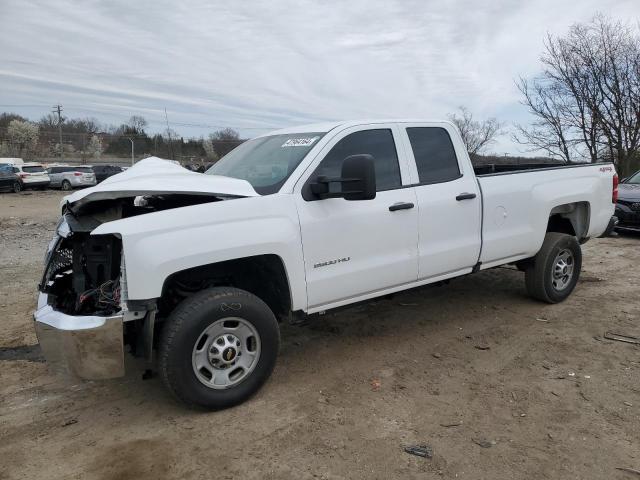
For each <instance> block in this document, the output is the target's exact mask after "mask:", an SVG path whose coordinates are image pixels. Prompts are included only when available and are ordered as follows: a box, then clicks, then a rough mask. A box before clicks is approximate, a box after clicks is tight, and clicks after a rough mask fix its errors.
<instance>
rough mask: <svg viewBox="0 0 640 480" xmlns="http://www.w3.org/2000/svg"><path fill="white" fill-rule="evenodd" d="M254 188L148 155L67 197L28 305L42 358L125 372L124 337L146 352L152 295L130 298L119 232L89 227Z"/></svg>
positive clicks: (97, 372)
mask: <svg viewBox="0 0 640 480" xmlns="http://www.w3.org/2000/svg"><path fill="white" fill-rule="evenodd" d="M257 195H258V194H257V193H256V192H255V190H253V188H252V187H251V185H250V184H249V183H248V182H246V181H244V180H238V179H233V178H227V177H219V176H215V175H202V174H199V173H195V172H189V171H188V170H186V169H184V168H182V167H180V166H178V165H175V164H173V163H170V162H166V161H164V160H162V159H157V158H148V159H145V160H141V161H140V162H138V163H137V164H136V165H135V166H133V167H131V168H130V169H128V170H127V171H126V172H123V173H120V174H118V175H115V176H113V177H110V178H108V179H107V180H105V181H103V182H102V183H100V184H99V185H97V186H95V187H91V188H87V189H84V190H79V191H76V192H74V193H73V194H71V195H69V196H67V197H65V199H64V200H63V217H62V219H61V220H60V223H59V224H58V227H57V229H56V235H55V237H54V239H53V240H52V241H51V243H50V244H49V247H48V249H47V254H46V257H45V269H44V274H43V276H42V279H41V281H40V284H39V286H38V289H39V294H38V306H37V310H36V311H35V312H34V319H35V329H36V333H37V335H38V341H39V342H40V345H41V347H42V350H43V353H44V355H45V358H46V359H47V361H48V363H49V364H50V365H51V366H52V367H53V368H54V370H56V371H58V372H62V373H68V374H71V375H73V376H76V377H81V378H85V379H105V378H114V377H118V376H122V375H123V374H124V347H125V345H128V346H129V347H130V350H131V352H132V353H133V354H135V355H138V356H141V355H144V356H145V357H146V358H147V359H148V360H151V356H152V351H153V330H154V323H155V313H156V299H144V300H135V301H131V300H129V299H128V297H127V282H126V278H127V275H126V269H125V256H124V249H123V239H122V238H120V235H119V234H106V235H96V234H92V232H94V231H95V230H96V228H98V227H99V226H100V225H102V224H105V223H109V222H115V221H118V220H123V219H127V218H131V217H136V216H140V215H148V214H152V213H159V212H162V211H164V210H171V209H178V208H184V207H190V206H194V205H199V204H203V203H212V202H220V201H225V200H230V199H233V198H243V197H248V196H257ZM124 241H125V242H126V239H124ZM125 245H126V243H125Z"/></svg>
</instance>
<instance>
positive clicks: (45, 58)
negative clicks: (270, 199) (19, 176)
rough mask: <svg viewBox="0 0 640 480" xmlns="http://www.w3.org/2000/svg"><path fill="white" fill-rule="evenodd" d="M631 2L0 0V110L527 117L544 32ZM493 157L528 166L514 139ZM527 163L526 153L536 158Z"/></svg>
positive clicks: (232, 119) (201, 128)
mask: <svg viewBox="0 0 640 480" xmlns="http://www.w3.org/2000/svg"><path fill="white" fill-rule="evenodd" d="M597 12H602V13H605V14H608V15H610V16H611V17H613V18H614V19H622V20H626V21H629V22H631V23H636V22H638V21H640V0H580V1H577V0H571V1H567V0H528V1H522V0H490V1H484V2H479V1H477V0H446V1H445V0H439V1H433V0H415V1H414V0H402V1H395V0H367V1H364V0H350V1H348V2H344V1H343V2H339V1H315V2H312V1H305V0H302V1H282V0H270V1H268V2H265V1H263V2H258V1H250V0H244V1H241V2H235V1H229V0H227V1H225V2H218V1H204V0H201V1H195V0H189V1H180V2H169V1H165V0H154V1H150V0H136V1H131V0H128V1H124V0H109V1H107V0H103V1H91V0H85V1H74V0H49V1H46V0H43V1H32V0H0V112H1V111H11V112H16V113H19V114H22V115H25V116H27V117H28V118H31V119H34V120H36V119H39V118H40V117H41V116H42V115H44V114H46V113H49V111H50V110H51V108H52V106H53V105H55V104H58V103H59V104H62V106H63V109H64V114H65V115H66V116H69V117H87V116H89V117H95V118H96V119H98V120H99V121H100V122H104V123H112V124H119V123H123V122H125V121H126V120H127V119H128V118H129V117H130V116H131V115H142V116H144V117H145V118H146V119H147V120H148V122H149V130H150V131H152V132H155V131H161V130H162V129H165V128H166V123H165V113H164V111H165V109H166V111H167V118H168V120H169V123H170V126H171V128H172V129H173V130H176V131H177V132H179V133H180V134H182V135H183V136H185V137H191V136H193V137H199V136H202V135H206V134H207V133H209V132H211V131H213V130H215V129H218V128H220V127H227V126H230V127H232V128H236V129H238V130H239V131H240V133H241V134H242V136H243V137H251V136H255V135H259V134H263V133H266V132H268V131H270V130H273V129H276V128H281V127H287V126H293V125H300V124H305V123H313V122H319V121H328V120H348V119H365V118H424V119H443V118H446V117H447V115H448V114H450V113H452V112H455V111H456V109H457V108H458V107H459V106H461V105H464V106H466V107H467V108H468V109H469V110H470V111H471V112H472V113H473V114H474V116H475V117H476V118H478V119H482V118H489V117H496V118H497V119H498V120H500V121H501V122H503V123H504V124H505V126H506V127H507V128H506V130H507V131H508V127H509V126H510V125H512V124H513V123H521V124H527V123H529V122H530V121H531V120H532V119H531V117H530V115H529V114H528V112H527V109H526V107H524V106H522V105H521V104H520V100H521V98H520V94H519V92H518V90H517V88H516V87H515V83H514V81H515V80H516V79H517V78H518V77H519V76H523V77H531V76H535V75H536V74H537V73H539V72H540V68H541V67H540V62H539V57H540V54H541V53H542V50H543V46H544V45H543V40H544V37H545V35H546V34H547V33H551V34H553V35H562V34H564V33H566V31H567V29H568V28H569V27H570V25H572V24H573V23H576V22H585V21H588V20H589V19H591V18H592V17H593V15H594V14H596V13H597ZM491 150H492V151H494V152H495V153H511V154H523V153H529V154H532V153H531V152H527V149H526V148H523V147H522V146H519V145H517V144H516V143H514V142H513V140H512V139H511V138H510V135H509V134H508V133H506V134H504V135H502V136H501V137H500V138H499V139H498V141H497V142H496V143H495V144H494V145H493V146H492V147H491ZM534 153H535V152H534Z"/></svg>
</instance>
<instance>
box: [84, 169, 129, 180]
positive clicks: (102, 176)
mask: <svg viewBox="0 0 640 480" xmlns="http://www.w3.org/2000/svg"><path fill="white" fill-rule="evenodd" d="M91 170H93V173H95V175H96V182H98V183H100V182H101V181H103V180H106V179H107V178H109V177H112V176H114V175H116V174H118V173H121V172H123V171H124V169H123V168H122V167H119V166H117V165H93V166H92V167H91Z"/></svg>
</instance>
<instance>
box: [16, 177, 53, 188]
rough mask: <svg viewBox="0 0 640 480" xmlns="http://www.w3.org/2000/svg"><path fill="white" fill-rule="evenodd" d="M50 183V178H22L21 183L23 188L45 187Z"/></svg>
mask: <svg viewBox="0 0 640 480" xmlns="http://www.w3.org/2000/svg"><path fill="white" fill-rule="evenodd" d="M50 183H51V181H50V180H26V179H23V180H22V185H23V186H24V187H25V188H27V187H46V186H47V185H49V184H50Z"/></svg>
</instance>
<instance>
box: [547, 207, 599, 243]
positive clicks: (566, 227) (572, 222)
mask: <svg viewBox="0 0 640 480" xmlns="http://www.w3.org/2000/svg"><path fill="white" fill-rule="evenodd" d="M588 231H589V203H588V202H574V203H566V204H564V205H558V206H557V207H554V208H553V210H551V213H550V214H549V221H548V223H547V232H558V233H566V234H568V235H573V236H574V237H577V239H578V240H582V239H584V238H585V237H586V236H587V232H588Z"/></svg>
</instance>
